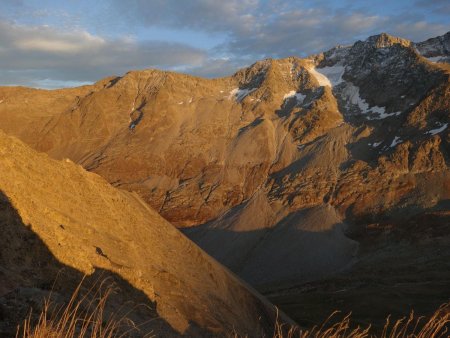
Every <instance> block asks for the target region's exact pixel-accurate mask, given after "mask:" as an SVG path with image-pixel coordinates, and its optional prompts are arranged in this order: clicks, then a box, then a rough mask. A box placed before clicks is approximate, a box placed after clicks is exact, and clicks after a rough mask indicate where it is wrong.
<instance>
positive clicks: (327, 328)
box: [16, 281, 450, 338]
mask: <svg viewBox="0 0 450 338" xmlns="http://www.w3.org/2000/svg"><path fill="white" fill-rule="evenodd" d="M82 283H83V281H82V282H81V283H80V284H79V285H78V286H77V288H76V289H75V291H74V292H73V294H72V296H71V298H70V300H69V302H68V303H67V304H66V305H65V306H59V307H58V306H56V305H54V304H53V303H52V302H51V297H49V298H48V299H46V300H45V303H44V308H43V310H42V312H41V313H40V315H39V318H38V319H37V320H32V313H31V312H30V315H29V316H28V318H27V319H25V320H24V322H23V324H22V325H21V326H19V327H18V328H17V333H16V338H62V337H64V338H75V337H76V338H84V337H90V338H118V337H128V336H138V337H151V333H147V334H145V333H143V332H141V331H140V330H139V328H138V326H136V325H135V324H134V323H133V322H132V321H131V320H129V319H127V317H126V314H122V315H118V313H120V311H117V312H116V313H113V314H106V311H105V306H106V302H107V300H108V298H109V297H110V296H111V294H112V293H113V292H114V287H113V286H111V285H107V286H105V281H103V282H102V283H100V285H97V284H98V283H95V284H94V285H93V286H92V287H91V288H90V289H88V290H87V292H85V293H84V295H81V289H82ZM337 314H338V312H337V311H336V312H334V313H333V314H331V315H330V316H329V317H328V318H327V319H326V320H325V322H324V323H323V324H322V325H320V326H315V327H313V328H312V329H310V330H305V329H301V328H299V327H295V326H288V325H286V324H281V323H280V321H279V320H278V313H277V321H276V325H275V329H274V332H273V338H344V337H345V338H366V337H367V338H369V337H370V338H372V337H374V338H375V337H376V338H439V337H450V334H449V333H450V332H448V330H449V325H450V303H448V304H444V305H442V306H441V307H440V308H439V309H438V310H436V312H435V313H434V314H433V316H431V318H429V319H428V320H425V318H424V317H416V316H414V313H413V312H411V314H410V315H409V317H405V318H403V319H400V320H397V321H395V322H392V323H391V320H390V318H389V317H388V318H387V319H386V324H385V326H384V329H383V331H382V332H381V334H378V335H375V334H373V333H372V332H371V327H370V326H369V327H366V328H361V327H359V326H357V327H355V326H354V325H352V324H351V319H350V314H349V315H347V316H345V317H344V318H343V319H342V320H340V321H338V322H335V323H332V322H333V321H334V319H335V318H336V315H337ZM232 336H233V337H234V338H239V337H242V336H240V335H239V334H237V333H234V334H232Z"/></svg>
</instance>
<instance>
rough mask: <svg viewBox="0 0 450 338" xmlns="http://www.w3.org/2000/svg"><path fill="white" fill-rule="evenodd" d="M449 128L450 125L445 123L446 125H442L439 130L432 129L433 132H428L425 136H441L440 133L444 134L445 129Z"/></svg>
mask: <svg viewBox="0 0 450 338" xmlns="http://www.w3.org/2000/svg"><path fill="white" fill-rule="evenodd" d="M447 127H448V123H445V124H444V125H442V126H441V127H439V128H436V129H431V130H429V131H427V132H426V133H425V134H428V135H436V134H439V133H440V132H443V131H444V130H445V129H447Z"/></svg>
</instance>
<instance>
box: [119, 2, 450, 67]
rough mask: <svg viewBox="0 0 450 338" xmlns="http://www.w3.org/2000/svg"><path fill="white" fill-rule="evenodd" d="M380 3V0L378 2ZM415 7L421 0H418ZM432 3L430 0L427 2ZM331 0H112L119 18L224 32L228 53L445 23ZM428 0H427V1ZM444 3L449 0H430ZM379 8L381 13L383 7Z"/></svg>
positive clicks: (407, 32)
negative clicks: (334, 4) (337, 3)
mask: <svg viewBox="0 0 450 338" xmlns="http://www.w3.org/2000/svg"><path fill="white" fill-rule="evenodd" d="M381 2H382V1H381ZM417 2H418V4H417V6H419V7H420V4H421V3H425V2H424V1H423V0H417ZM432 2H433V1H432ZM332 3H333V2H332V1H312V2H311V1H304V0H291V1H283V0H259V1H258V0H240V1H239V0H229V1H215V0H191V1H177V0H164V1H163V0H154V1H146V0H128V1H126V2H123V1H120V0H112V4H113V7H114V8H116V10H118V12H117V14H119V13H122V19H123V20H125V21H126V22H133V23H134V24H137V23H139V24H143V25H146V26H155V25H163V26H166V27H171V28H175V29H184V28H189V29H194V30H201V31H206V32H210V33H217V32H221V33H225V34H226V36H227V39H226V40H225V41H222V43H221V44H220V45H219V46H218V48H216V51H219V52H220V53H222V54H227V55H229V56H232V57H236V58H240V57H253V58H254V59H257V58H263V57H283V56H288V55H301V56H305V55H309V54H312V53H317V52H320V51H323V50H326V49H329V48H331V47H333V46H335V45H336V44H348V43H352V42H354V41H356V40H358V39H365V38H367V37H368V36H370V35H374V34H378V33H381V32H388V33H390V34H393V35H399V36H402V37H405V38H408V39H411V40H413V41H420V40H423V39H426V38H429V37H432V36H435V35H439V34H443V33H445V32H446V31H447V30H448V25H444V24H438V23H430V22H428V21H426V20H425V19H424V18H423V15H418V14H417V13H419V14H420V12H421V10H419V11H417V10H416V8H413V7H414V6H409V7H408V6H405V8H404V9H403V11H402V12H399V13H397V14H394V12H392V14H383V15H382V14H377V13H376V10H375V13H373V9H374V8H375V9H376V8H377V7H378V6H380V3H379V1H378V2H377V3H375V2H374V3H372V4H371V6H363V7H361V6H359V7H354V6H350V5H349V3H348V2H347V3H346V2H345V1H344V2H341V6H343V7H336V6H334V7H333V6H331V4H332ZM427 3H428V1H427ZM433 6H436V8H447V7H448V6H449V5H448V0H447V1H446V0H435V1H434V5H433ZM383 13H384V12H383Z"/></svg>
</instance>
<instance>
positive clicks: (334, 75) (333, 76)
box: [315, 66, 345, 87]
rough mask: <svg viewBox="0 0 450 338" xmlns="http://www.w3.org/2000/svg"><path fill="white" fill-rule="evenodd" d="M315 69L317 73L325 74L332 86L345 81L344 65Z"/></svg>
mask: <svg viewBox="0 0 450 338" xmlns="http://www.w3.org/2000/svg"><path fill="white" fill-rule="evenodd" d="M315 71H316V73H319V74H321V75H323V76H324V77H325V78H326V79H327V80H328V82H329V83H330V87H333V86H336V85H338V84H339V83H341V82H343V81H344V80H342V75H344V72H345V67H344V66H332V67H323V68H315ZM319 82H320V81H319Z"/></svg>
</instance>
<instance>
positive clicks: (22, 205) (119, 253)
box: [0, 132, 273, 335]
mask: <svg viewBox="0 0 450 338" xmlns="http://www.w3.org/2000/svg"><path fill="white" fill-rule="evenodd" d="M0 171H1V173H2V175H1V176H0V190H1V192H2V199H1V202H2V208H1V209H0V217H1V224H2V231H3V232H4V233H6V234H8V236H2V237H1V245H2V255H1V258H2V260H1V262H2V266H1V269H2V270H1V271H2V273H1V275H0V276H1V280H2V282H1V284H0V285H1V289H0V291H1V293H0V297H6V298H3V299H7V298H8V294H14V292H17V290H20V288H21V287H22V288H23V287H34V288H38V289H39V287H40V286H39V285H41V288H42V285H52V283H53V279H55V278H56V273H55V271H54V270H55V269H52V266H50V265H51V264H50V263H49V262H51V261H52V259H53V261H55V262H59V263H58V264H59V265H65V266H67V267H68V268H71V269H72V270H73V271H78V272H79V274H78V275H79V276H80V275H81V274H93V273H94V272H95V271H97V270H103V271H107V272H110V273H113V274H115V275H117V276H119V277H120V278H121V279H123V281H124V283H125V282H126V283H128V284H129V285H130V288H131V289H133V288H134V289H135V290H136V292H135V294H139V292H140V293H143V294H144V295H145V296H144V297H142V296H141V297H140V298H144V299H145V298H146V299H147V302H149V301H151V302H152V303H153V305H151V306H156V311H157V315H158V317H160V318H161V320H163V321H166V322H168V323H169V324H170V325H171V326H172V327H173V328H174V329H175V330H176V331H178V332H180V333H182V332H185V333H188V334H189V333H192V334H194V333H195V335H203V334H206V333H207V332H209V333H227V332H230V331H231V330H233V329H235V330H237V331H238V332H241V333H249V334H250V335H259V334H262V332H264V330H268V329H270V326H271V325H272V324H273V323H272V320H273V317H272V316H273V310H272V309H271V307H270V305H268V304H267V303H266V302H265V301H264V300H263V299H261V298H260V297H259V296H258V295H257V294H256V293H254V292H253V291H251V290H249V289H248V288H247V287H246V286H244V285H243V284H242V283H241V282H240V281H239V280H238V279H237V278H235V277H234V276H233V275H231V274H230V273H229V272H228V271H226V270H225V269H224V268H223V267H222V266H220V265H219V264H218V263H216V262H215V261H214V260H213V259H211V258H210V257H209V256H207V255H206V254H205V253H204V252H202V251H201V250H200V249H199V248H198V247H197V246H196V245H195V244H193V243H192V242H190V241H189V240H188V239H186V238H185V237H184V236H183V235H182V234H180V233H179V231H178V230H177V229H175V228H174V227H173V226H171V225H170V224H169V223H167V222H166V221H165V220H164V219H163V218H161V217H160V216H159V215H158V214H157V213H156V212H155V211H153V210H151V209H150V208H149V207H148V206H146V205H145V203H144V202H143V201H142V200H141V199H140V198H139V197H138V196H137V195H135V194H132V193H127V192H124V191H120V190H117V189H115V188H113V187H111V186H110V185H109V184H108V183H106V182H105V181H104V180H103V179H102V178H100V177H99V176H97V175H95V174H91V173H87V172H86V171H85V170H84V169H82V168H81V167H80V166H77V165H75V164H73V163H72V162H71V161H69V160H66V161H62V162H58V161H55V160H51V159H49V158H48V156H47V155H45V154H38V153H36V152H35V151H33V150H31V149H29V148H28V147H26V146H25V145H24V144H22V143H21V142H20V141H18V140H16V139H14V138H11V137H7V136H5V135H4V134H3V133H1V132H0ZM8 205H9V206H8ZM15 210H16V211H15ZM16 215H17V216H20V219H18V217H17V216H16ZM30 230H31V231H30ZM33 235H34V237H36V239H33V238H34V237H33ZM24 238H25V239H24ZM26 238H28V240H26ZM37 242H42V245H41V246H42V248H41V249H39V250H38V249H34V248H36V245H37V244H36V243H37ZM45 248H48V249H45ZM28 250H29V251H28ZM29 255H32V256H29ZM51 257H54V258H52V259H51ZM55 259H56V260H55ZM54 264H56V263H54ZM55 266H56V265H55ZM45 271H47V274H46V273H45ZM38 281H39V282H38ZM77 282H78V281H72V283H77ZM129 297H130V298H131V300H132V299H133V298H132V297H133V293H132V292H131V295H129ZM140 298H137V301H139V300H140ZM128 300H130V299H128ZM123 301H124V302H125V301H127V299H126V298H125V300H123ZM5 306H6V305H5ZM5 311H7V308H4V309H3V310H2V312H4V313H6V312H5ZM155 315H156V314H155ZM144 319H145V320H148V319H150V318H144ZM168 327H169V326H167V327H166V329H167V328H168ZM153 329H154V330H156V328H153ZM174 332H175V331H174ZM159 334H162V335H166V334H167V332H166V333H162V332H159ZM173 334H174V333H173Z"/></svg>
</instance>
